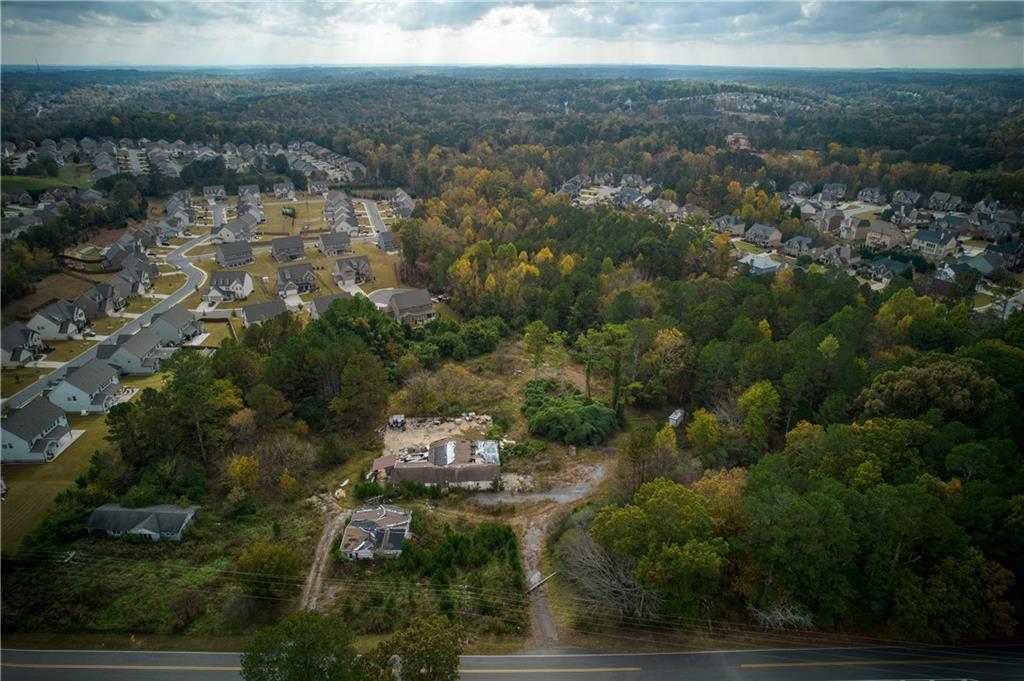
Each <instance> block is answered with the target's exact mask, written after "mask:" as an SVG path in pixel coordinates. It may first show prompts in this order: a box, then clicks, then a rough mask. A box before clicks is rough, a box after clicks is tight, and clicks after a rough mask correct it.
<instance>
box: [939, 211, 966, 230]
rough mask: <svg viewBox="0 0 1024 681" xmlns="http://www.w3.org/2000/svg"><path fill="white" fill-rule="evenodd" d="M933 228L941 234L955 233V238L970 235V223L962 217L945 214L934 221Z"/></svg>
mask: <svg viewBox="0 0 1024 681" xmlns="http://www.w3.org/2000/svg"><path fill="white" fill-rule="evenodd" d="M935 227H936V228H937V229H940V230H942V231H943V232H955V233H956V234H957V236H967V235H968V234H970V233H971V222H970V220H968V219H967V218H965V217H964V216H962V215H953V214H952V213H946V214H945V215H943V216H942V217H940V218H936V219H935Z"/></svg>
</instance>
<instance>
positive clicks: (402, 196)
mask: <svg viewBox="0 0 1024 681" xmlns="http://www.w3.org/2000/svg"><path fill="white" fill-rule="evenodd" d="M388 203H389V204H390V205H391V210H393V211H395V215H397V216H398V217H400V218H402V219H403V220H405V219H408V218H409V216H411V215H412V211H413V210H414V209H415V208H416V202H415V201H413V200H412V197H411V196H409V193H408V192H406V191H405V190H404V189H402V188H401V187H399V188H398V189H396V190H395V191H393V192H392V193H391V196H390V197H389V198H388Z"/></svg>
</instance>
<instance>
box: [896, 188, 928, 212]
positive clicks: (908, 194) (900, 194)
mask: <svg viewBox="0 0 1024 681" xmlns="http://www.w3.org/2000/svg"><path fill="white" fill-rule="evenodd" d="M920 200H921V195H920V194H918V193H917V192H915V191H910V190H909V189H897V190H896V191H895V192H893V194H892V202H891V204H892V206H893V208H895V207H896V206H906V207H907V208H913V207H914V206H916V205H917V202H918V201H920Z"/></svg>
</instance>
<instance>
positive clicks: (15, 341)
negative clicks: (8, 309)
mask: <svg viewBox="0 0 1024 681" xmlns="http://www.w3.org/2000/svg"><path fill="white" fill-rule="evenodd" d="M0 346H2V347H3V363H2V366H3V368H5V369H8V368H16V367H22V366H25V365H26V364H28V363H29V362H31V361H32V360H33V359H35V356H36V355H37V354H39V353H41V352H42V351H43V339H42V337H40V335H39V332H38V331H36V330H34V329H31V328H29V327H28V325H27V324H23V323H22V322H14V323H13V324H8V325H7V326H5V327H4V328H3V332H2V342H0Z"/></svg>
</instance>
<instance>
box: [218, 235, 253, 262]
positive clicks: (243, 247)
mask: <svg viewBox="0 0 1024 681" xmlns="http://www.w3.org/2000/svg"><path fill="white" fill-rule="evenodd" d="M214 258H215V259H216V261H217V264H218V265H220V266H221V267H243V266H245V265H250V264H252V263H254V262H256V257H255V256H254V255H253V253H252V246H251V245H249V242H247V241H229V242H227V243H223V244H220V245H218V246H217V255H216V256H214Z"/></svg>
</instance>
